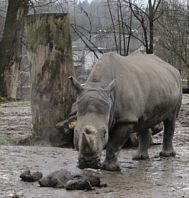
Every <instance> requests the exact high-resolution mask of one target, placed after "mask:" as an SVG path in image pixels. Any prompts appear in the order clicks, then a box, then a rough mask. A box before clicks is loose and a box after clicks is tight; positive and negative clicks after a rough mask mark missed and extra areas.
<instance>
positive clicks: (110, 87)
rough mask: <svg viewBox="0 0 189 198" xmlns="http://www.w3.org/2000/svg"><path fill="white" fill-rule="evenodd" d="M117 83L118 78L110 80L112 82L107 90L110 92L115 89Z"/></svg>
mask: <svg viewBox="0 0 189 198" xmlns="http://www.w3.org/2000/svg"><path fill="white" fill-rule="evenodd" d="M115 84H116V80H115V79H114V80H112V81H111V82H110V84H109V85H108V86H107V87H105V90H106V91H109V92H111V91H113V90H114V88H115Z"/></svg>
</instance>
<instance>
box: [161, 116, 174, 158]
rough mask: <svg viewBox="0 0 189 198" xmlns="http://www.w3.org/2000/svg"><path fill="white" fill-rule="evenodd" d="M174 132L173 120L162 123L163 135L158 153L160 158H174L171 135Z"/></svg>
mask: <svg viewBox="0 0 189 198" xmlns="http://www.w3.org/2000/svg"><path fill="white" fill-rule="evenodd" d="M174 130H175V118H174V119H172V120H169V119H167V120H165V121H164V134H163V148H162V151H161V152H160V156H163V157H170V156H175V155H176V153H175V151H174V149H173V144H172V141H173V135H174Z"/></svg>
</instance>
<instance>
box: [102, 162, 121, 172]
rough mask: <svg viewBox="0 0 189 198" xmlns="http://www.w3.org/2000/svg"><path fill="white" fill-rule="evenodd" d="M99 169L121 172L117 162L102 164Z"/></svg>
mask: <svg viewBox="0 0 189 198" xmlns="http://www.w3.org/2000/svg"><path fill="white" fill-rule="evenodd" d="M101 169H103V170H108V171H120V170H121V168H120V166H119V164H118V162H106V161H104V162H103V164H102V167H101Z"/></svg>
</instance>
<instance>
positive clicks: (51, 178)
mask: <svg viewBox="0 0 189 198" xmlns="http://www.w3.org/2000/svg"><path fill="white" fill-rule="evenodd" d="M72 177H73V176H72V175H71V173H70V172H69V171H67V170H65V169H61V170H58V171H54V172H52V173H50V174H49V175H48V176H46V177H43V178H42V179H40V180H39V185H40V186H41V187H56V188H63V187H64V186H65V184H66V182H68V181H69V180H70V179H71V178H72Z"/></svg>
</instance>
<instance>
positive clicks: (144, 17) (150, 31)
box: [124, 0, 162, 54]
mask: <svg viewBox="0 0 189 198" xmlns="http://www.w3.org/2000/svg"><path fill="white" fill-rule="evenodd" d="M124 1H125V2H128V3H129V6H130V9H131V11H132V13H133V15H134V16H135V18H136V19H137V20H138V22H139V23H140V24H141V27H142V30H143V42H142V43H143V44H144V46H145V48H146V53H148V54H152V53H153V52H154V22H155V21H156V20H157V19H158V18H159V17H160V16H161V15H162V13H158V8H159V6H160V5H161V2H162V0H154V1H152V0H148V3H147V8H146V9H144V8H141V7H139V6H138V5H137V4H136V3H133V1H132V0H129V1H127V0H124Z"/></svg>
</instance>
